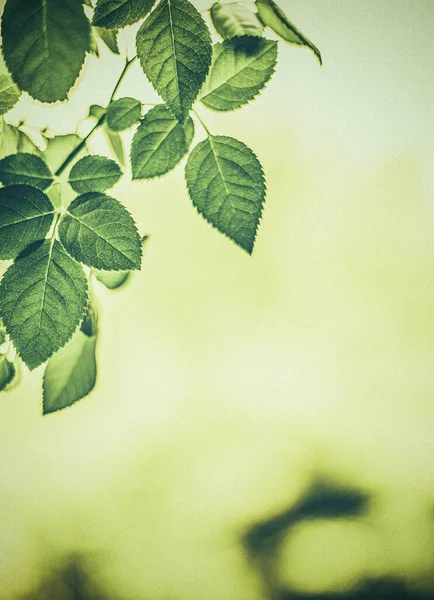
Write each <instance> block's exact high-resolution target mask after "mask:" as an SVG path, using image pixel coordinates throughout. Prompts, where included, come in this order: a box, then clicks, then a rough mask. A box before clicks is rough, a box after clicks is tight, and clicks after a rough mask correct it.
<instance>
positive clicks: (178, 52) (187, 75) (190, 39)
mask: <svg viewBox="0 0 434 600" xmlns="http://www.w3.org/2000/svg"><path fill="white" fill-rule="evenodd" d="M137 54H138V56H139V58H140V63H141V65H142V68H143V71H144V72H145V74H146V75H147V77H148V79H149V80H150V81H151V83H152V84H153V86H154V87H155V89H156V90H157V92H158V93H159V94H160V96H161V97H162V98H163V100H164V101H165V103H166V104H167V105H168V107H169V108H170V110H171V111H172V113H173V114H174V115H175V117H176V118H177V119H178V120H180V121H184V120H185V119H186V118H187V116H188V113H189V111H190V108H191V107H192V105H193V103H194V101H195V100H196V97H197V94H198V92H199V90H200V88H201V87H202V84H203V82H204V81H205V78H206V76H207V74H208V71H209V67H210V64H211V37H210V33H209V31H208V28H207V26H206V24H205V22H204V20H203V19H202V17H201V15H200V13H199V12H198V11H197V10H196V8H195V7H194V6H193V5H192V4H191V3H190V2H189V1H188V0H161V2H160V3H159V4H158V6H157V7H156V8H155V10H154V11H153V12H152V13H151V15H150V16H149V17H148V18H147V19H146V21H145V22H144V23H143V25H142V26H141V28H140V29H139V31H138V33H137Z"/></svg>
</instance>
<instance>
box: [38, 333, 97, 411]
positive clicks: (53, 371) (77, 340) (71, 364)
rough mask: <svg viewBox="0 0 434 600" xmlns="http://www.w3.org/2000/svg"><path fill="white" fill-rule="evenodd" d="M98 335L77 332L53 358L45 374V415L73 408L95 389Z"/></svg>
mask: <svg viewBox="0 0 434 600" xmlns="http://www.w3.org/2000/svg"><path fill="white" fill-rule="evenodd" d="M96 345H97V336H96V335H93V336H91V337H88V336H87V335H85V334H84V333H83V332H82V331H77V332H76V333H75V334H74V336H73V338H72V339H71V340H70V341H69V342H68V344H67V345H66V346H65V347H64V348H62V349H61V350H59V351H58V352H56V354H55V355H54V356H53V357H52V358H50V360H49V361H48V364H47V366H46V367H45V372H44V383H43V413H44V415H46V414H48V413H52V412H55V411H58V410H62V409H63V408H66V407H68V406H71V405H72V404H74V403H75V402H77V401H78V400H81V399H82V398H84V397H85V396H87V395H88V394H89V393H90V392H91V391H92V390H93V388H94V387H95V383H96V376H97V364H96Z"/></svg>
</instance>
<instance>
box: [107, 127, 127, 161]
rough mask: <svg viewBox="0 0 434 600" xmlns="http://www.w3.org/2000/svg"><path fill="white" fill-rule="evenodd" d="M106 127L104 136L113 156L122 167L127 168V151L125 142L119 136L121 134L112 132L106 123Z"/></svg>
mask: <svg viewBox="0 0 434 600" xmlns="http://www.w3.org/2000/svg"><path fill="white" fill-rule="evenodd" d="M104 125H105V127H104V134H105V136H106V139H107V143H108V145H109V149H110V150H111V152H112V154H113V156H114V157H115V158H116V160H117V161H118V163H119V164H120V165H121V167H125V165H126V161H125V149H124V142H123V141H122V137H121V136H120V135H119V133H116V132H115V131H111V130H110V129H109V128H108V127H107V125H106V123H104Z"/></svg>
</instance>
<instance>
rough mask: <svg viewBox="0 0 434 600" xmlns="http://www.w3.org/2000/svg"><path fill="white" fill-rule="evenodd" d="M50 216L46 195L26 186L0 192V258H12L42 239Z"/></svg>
mask: <svg viewBox="0 0 434 600" xmlns="http://www.w3.org/2000/svg"><path fill="white" fill-rule="evenodd" d="M53 217H54V207H53V205H52V204H51V202H50V200H49V198H48V196H47V195H46V194H44V192H42V191H41V190H39V189H36V188H34V187H30V186H29V185H11V186H9V187H4V188H1V189H0V259H9V258H15V257H16V256H18V254H19V253H20V252H22V251H23V250H24V249H25V248H26V247H27V246H29V245H30V244H33V242H37V241H40V240H43V239H44V238H45V236H46V235H47V233H48V231H49V229H50V227H51V224H52V222H53Z"/></svg>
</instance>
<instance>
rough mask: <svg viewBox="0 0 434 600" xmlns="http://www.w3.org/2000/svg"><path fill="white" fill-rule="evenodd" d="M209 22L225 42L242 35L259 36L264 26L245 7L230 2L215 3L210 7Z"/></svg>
mask: <svg viewBox="0 0 434 600" xmlns="http://www.w3.org/2000/svg"><path fill="white" fill-rule="evenodd" d="M211 20H212V22H213V25H214V27H215V30H216V31H217V33H218V34H219V35H221V37H222V38H223V39H225V40H228V39H231V38H233V37H240V36H243V35H252V36H255V37H258V36H261V35H262V33H263V31H264V26H263V25H262V23H261V21H260V20H259V19H258V17H257V15H256V13H254V12H253V11H252V10H250V8H248V7H247V6H243V5H242V4H236V3H235V2H231V3H230V4H220V2H216V3H215V4H213V5H212V7H211Z"/></svg>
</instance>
